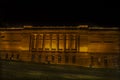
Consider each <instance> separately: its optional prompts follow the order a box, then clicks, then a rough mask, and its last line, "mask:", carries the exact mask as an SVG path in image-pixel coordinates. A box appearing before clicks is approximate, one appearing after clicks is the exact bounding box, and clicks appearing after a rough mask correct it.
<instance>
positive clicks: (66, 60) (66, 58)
mask: <svg viewBox="0 0 120 80" xmlns="http://www.w3.org/2000/svg"><path fill="white" fill-rule="evenodd" d="M65 63H68V56H67V55H65Z"/></svg>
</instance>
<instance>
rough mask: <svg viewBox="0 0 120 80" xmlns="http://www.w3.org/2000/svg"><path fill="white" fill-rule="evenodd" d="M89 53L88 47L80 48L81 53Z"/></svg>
mask: <svg viewBox="0 0 120 80" xmlns="http://www.w3.org/2000/svg"><path fill="white" fill-rule="evenodd" d="M87 51H88V47H85V46H83V47H80V52H87Z"/></svg>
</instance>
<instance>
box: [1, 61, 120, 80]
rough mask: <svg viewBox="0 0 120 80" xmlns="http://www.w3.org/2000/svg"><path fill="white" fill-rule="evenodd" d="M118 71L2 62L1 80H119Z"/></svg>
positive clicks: (119, 71)
mask: <svg viewBox="0 0 120 80" xmlns="http://www.w3.org/2000/svg"><path fill="white" fill-rule="evenodd" d="M119 75H120V70H118V69H92V68H84V67H79V66H68V65H51V64H49V65H48V64H37V63H28V62H27V63H26V62H15V61H0V80H119V79H120V77H119Z"/></svg>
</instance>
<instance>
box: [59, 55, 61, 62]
mask: <svg viewBox="0 0 120 80" xmlns="http://www.w3.org/2000/svg"><path fill="white" fill-rule="evenodd" d="M58 63H61V56H60V55H59V56H58Z"/></svg>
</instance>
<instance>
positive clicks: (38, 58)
mask: <svg viewBox="0 0 120 80" xmlns="http://www.w3.org/2000/svg"><path fill="white" fill-rule="evenodd" d="M119 35H120V33H119V29H118V28H117V27H116V28H115V27H114V28H105V27H89V26H88V25H79V26H40V27H32V26H24V27H20V28H13V27H11V28H1V29H0V59H1V60H16V61H31V62H36V63H46V64H65V65H78V66H84V67H93V68H103V67H106V68H117V67H119V64H120V63H119V60H120V47H119V45H120V42H119V40H120V39H119Z"/></svg>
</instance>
